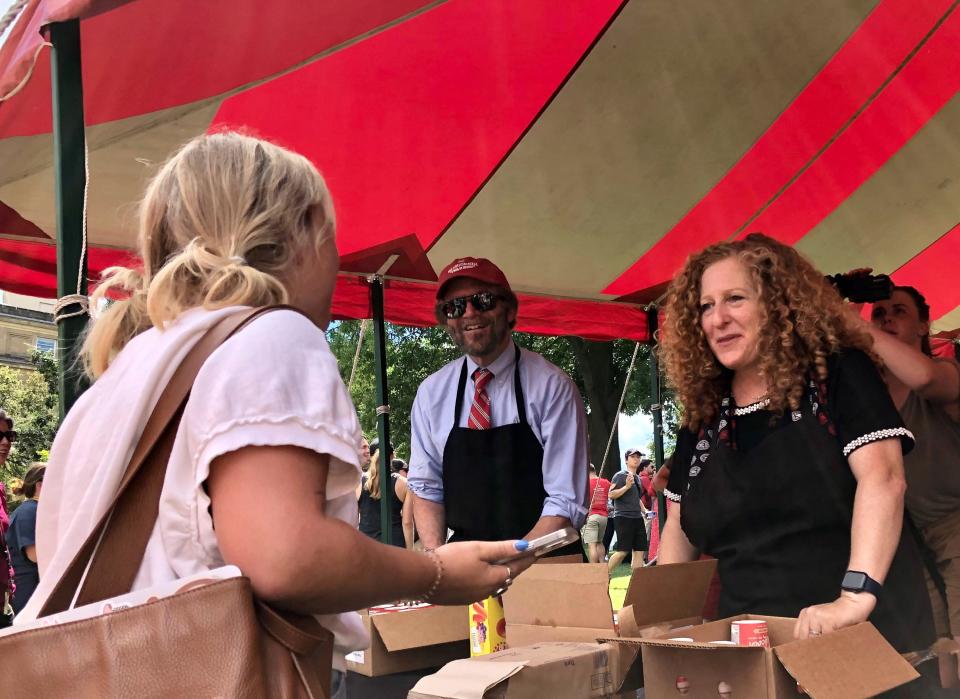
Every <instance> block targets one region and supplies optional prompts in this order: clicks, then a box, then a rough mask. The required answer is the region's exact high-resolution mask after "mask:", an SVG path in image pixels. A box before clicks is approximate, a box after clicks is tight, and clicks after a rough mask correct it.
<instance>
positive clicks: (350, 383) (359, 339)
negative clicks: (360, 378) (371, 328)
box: [347, 318, 367, 391]
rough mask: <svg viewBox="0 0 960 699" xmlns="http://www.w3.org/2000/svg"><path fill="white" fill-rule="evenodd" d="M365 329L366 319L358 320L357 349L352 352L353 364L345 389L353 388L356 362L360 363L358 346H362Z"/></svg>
mask: <svg viewBox="0 0 960 699" xmlns="http://www.w3.org/2000/svg"><path fill="white" fill-rule="evenodd" d="M366 330H367V319H366V318H364V319H363V320H361V321H360V335H359V336H358V337H357V351H356V352H354V353H353V366H352V367H351V368H350V380H349V381H348V382H347V390H348V391H349V390H350V389H352V388H353V377H354V376H356V375H357V364H359V363H360V348H361V347H363V334H364V333H365V332H366Z"/></svg>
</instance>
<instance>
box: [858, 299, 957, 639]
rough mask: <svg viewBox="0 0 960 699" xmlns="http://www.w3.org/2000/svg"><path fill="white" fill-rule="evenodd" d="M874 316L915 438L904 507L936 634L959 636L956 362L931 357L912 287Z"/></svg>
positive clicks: (889, 374)
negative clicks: (915, 537)
mask: <svg viewBox="0 0 960 699" xmlns="http://www.w3.org/2000/svg"><path fill="white" fill-rule="evenodd" d="M855 318H856V320H860V317H859V315H856V316H855ZM871 319H872V323H871V324H869V325H865V327H866V329H867V330H868V332H870V334H871V335H872V336H873V343H874V344H873V348H874V351H875V352H876V353H877V354H878V355H879V356H880V359H882V360H883V365H884V370H883V377H884V379H885V380H886V382H887V388H888V389H889V390H890V397H891V398H892V399H893V402H894V404H895V405H896V406H897V408H898V409H899V411H900V416H901V417H902V418H903V422H904V424H905V425H906V426H907V429H909V430H910V431H911V432H912V433H913V436H914V438H915V439H916V441H917V444H916V446H915V447H914V448H913V451H911V452H910V453H909V454H907V455H906V456H905V457H904V466H905V468H906V478H907V494H906V506H907V511H908V512H909V513H910V516H911V518H912V520H913V524H915V525H916V527H917V528H918V529H919V534H920V536H921V540H922V546H923V547H924V553H925V554H926V556H925V557H926V559H927V563H928V568H929V570H928V590H929V593H930V599H931V602H932V604H933V610H934V619H935V621H936V625H937V635H939V636H942V637H952V638H954V639H957V640H960V365H958V364H957V361H956V360H955V359H953V358H947V357H936V358H935V357H933V356H932V354H933V353H932V352H931V349H930V306H928V305H927V302H926V299H925V298H924V297H923V295H922V294H921V293H920V292H919V291H917V290H916V289H914V288H913V287H912V286H899V287H895V288H894V290H893V294H892V295H891V297H890V298H889V299H888V300H886V301H878V302H877V303H875V304H874V305H873V308H872V309H871Z"/></svg>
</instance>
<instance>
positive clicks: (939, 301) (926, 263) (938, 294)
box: [890, 224, 960, 321]
mask: <svg viewBox="0 0 960 699" xmlns="http://www.w3.org/2000/svg"><path fill="white" fill-rule="evenodd" d="M958 263H960V224H957V225H956V226H954V227H953V228H951V229H950V230H949V231H948V232H947V233H946V234H945V235H943V236H941V237H940V239H939V240H937V242H935V243H934V244H933V245H931V246H930V247H928V248H927V249H926V250H924V251H923V252H922V253H920V254H919V255H917V256H916V257H914V258H913V259H912V260H910V261H909V262H907V263H906V264H904V265H902V266H901V267H899V268H898V269H897V270H896V271H895V272H894V273H893V274H892V275H890V276H891V277H892V278H893V281H894V282H896V283H897V284H900V285H901V286H914V287H916V288H917V290H918V291H920V293H922V294H923V295H924V296H925V297H926V298H927V303H929V304H930V318H931V319H933V320H934V321H936V320H937V319H938V318H940V317H942V316H944V315H946V314H947V313H950V312H951V311H953V310H954V309H956V308H957V306H960V284H958V283H957V265H958Z"/></svg>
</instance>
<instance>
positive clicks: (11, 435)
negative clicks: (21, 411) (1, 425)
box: [0, 430, 17, 444]
mask: <svg viewBox="0 0 960 699" xmlns="http://www.w3.org/2000/svg"><path fill="white" fill-rule="evenodd" d="M4 437H6V439H7V441H8V442H10V443H11V444H13V443H14V442H16V441H17V433H16V432H15V431H14V430H7V431H6V432H0V440H2V439H3V438H4Z"/></svg>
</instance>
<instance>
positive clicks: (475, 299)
mask: <svg viewBox="0 0 960 699" xmlns="http://www.w3.org/2000/svg"><path fill="white" fill-rule="evenodd" d="M502 300H503V297H502V296H500V295H499V294H495V293H493V292H492V291H481V292H480V293H478V294H473V295H471V296H458V297H457V298H455V299H450V300H449V301H443V302H441V303H438V304H437V308H439V309H440V312H441V313H443V315H444V316H446V317H447V318H461V317H462V316H463V314H464V313H466V312H467V302H469V303H470V305H472V306H473V307H474V309H476V310H477V311H478V312H479V313H483V312H484V311H492V310H493V309H494V308H496V307H497V301H502Z"/></svg>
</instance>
